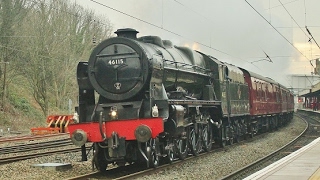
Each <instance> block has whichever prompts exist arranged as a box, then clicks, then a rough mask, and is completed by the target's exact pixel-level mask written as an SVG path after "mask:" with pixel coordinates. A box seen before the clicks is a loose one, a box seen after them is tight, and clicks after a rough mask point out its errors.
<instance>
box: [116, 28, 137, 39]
mask: <svg viewBox="0 0 320 180" xmlns="http://www.w3.org/2000/svg"><path fill="white" fill-rule="evenodd" d="M114 33H116V34H117V35H118V37H126V38H131V39H137V33H139V32H138V31H136V30H135V29H131V28H124V29H118V30H117V31H116V32H114Z"/></svg>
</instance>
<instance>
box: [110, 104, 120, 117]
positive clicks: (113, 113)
mask: <svg viewBox="0 0 320 180" xmlns="http://www.w3.org/2000/svg"><path fill="white" fill-rule="evenodd" d="M117 110H118V109H117V106H112V107H111V108H110V116H111V119H117V118H118V113H117Z"/></svg>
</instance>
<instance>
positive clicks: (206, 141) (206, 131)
mask: <svg viewBox="0 0 320 180" xmlns="http://www.w3.org/2000/svg"><path fill="white" fill-rule="evenodd" d="M202 142H203V149H204V150H205V151H206V152H208V151H210V150H211V148H212V127H211V125H210V123H208V124H206V125H204V126H203V129H202Z"/></svg>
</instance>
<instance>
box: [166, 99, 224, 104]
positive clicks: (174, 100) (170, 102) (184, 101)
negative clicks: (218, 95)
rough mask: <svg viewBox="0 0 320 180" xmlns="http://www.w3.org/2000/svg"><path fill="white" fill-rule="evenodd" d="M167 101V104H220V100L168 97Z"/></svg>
mask: <svg viewBox="0 0 320 180" xmlns="http://www.w3.org/2000/svg"><path fill="white" fill-rule="evenodd" d="M168 103H169V104H187V105H220V104H221V101H207V100H176V99H169V100H168Z"/></svg>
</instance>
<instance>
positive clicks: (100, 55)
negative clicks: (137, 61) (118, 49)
mask: <svg viewBox="0 0 320 180" xmlns="http://www.w3.org/2000/svg"><path fill="white" fill-rule="evenodd" d="M134 54H137V53H136V52H132V53H122V54H116V55H115V54H97V55H96V57H108V56H123V55H134ZM137 55H138V54H137Z"/></svg>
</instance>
